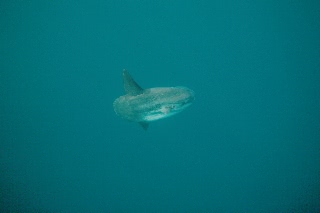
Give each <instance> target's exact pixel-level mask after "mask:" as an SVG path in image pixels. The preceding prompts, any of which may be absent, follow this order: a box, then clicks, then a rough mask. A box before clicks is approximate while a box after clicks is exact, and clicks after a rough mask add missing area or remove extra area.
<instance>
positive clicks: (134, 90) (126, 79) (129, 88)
mask: <svg viewBox="0 0 320 213" xmlns="http://www.w3.org/2000/svg"><path fill="white" fill-rule="evenodd" d="M123 84H124V91H125V92H126V93H127V94H130V95H133V96H135V95H139V94H141V93H143V89H142V88H141V87H140V86H139V85H138V84H137V83H136V82H135V81H134V80H133V78H132V77H131V75H130V74H129V72H128V71H127V70H126V69H124V70H123Z"/></svg>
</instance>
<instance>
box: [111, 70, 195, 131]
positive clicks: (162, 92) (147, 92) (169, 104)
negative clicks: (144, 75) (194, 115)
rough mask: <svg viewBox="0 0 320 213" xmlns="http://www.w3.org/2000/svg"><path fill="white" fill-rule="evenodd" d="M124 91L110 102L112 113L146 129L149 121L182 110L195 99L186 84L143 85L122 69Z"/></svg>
mask: <svg viewBox="0 0 320 213" xmlns="http://www.w3.org/2000/svg"><path fill="white" fill-rule="evenodd" d="M122 76H123V85H124V90H125V95H123V96H120V97H118V98H117V99H115V101H114V102H113V109H114V111H115V113H116V114H117V115H118V116H120V117H121V118H123V119H125V120H128V121H132V122H137V123H139V124H140V125H141V126H142V128H143V129H144V130H147V129H148V127H149V123H150V122H153V121H157V120H160V119H164V118H168V117H171V116H173V115H175V114H177V113H180V112H182V111H184V110H185V109H186V108H188V107H189V106H190V105H191V104H192V103H193V101H194V100H195V93H194V91H193V90H191V89H189V88H187V87H182V86H178V87H154V88H149V89H143V88H142V87H140V86H139V84H138V83H137V82H136V81H135V80H134V79H133V78H132V76H131V75H130V73H129V72H128V71H127V70H126V69H124V70H123V72H122Z"/></svg>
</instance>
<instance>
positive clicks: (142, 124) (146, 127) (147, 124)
mask: <svg viewBox="0 0 320 213" xmlns="http://www.w3.org/2000/svg"><path fill="white" fill-rule="evenodd" d="M139 124H140V125H141V126H142V128H143V129H144V130H146V131H147V129H148V127H149V123H147V122H139Z"/></svg>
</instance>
